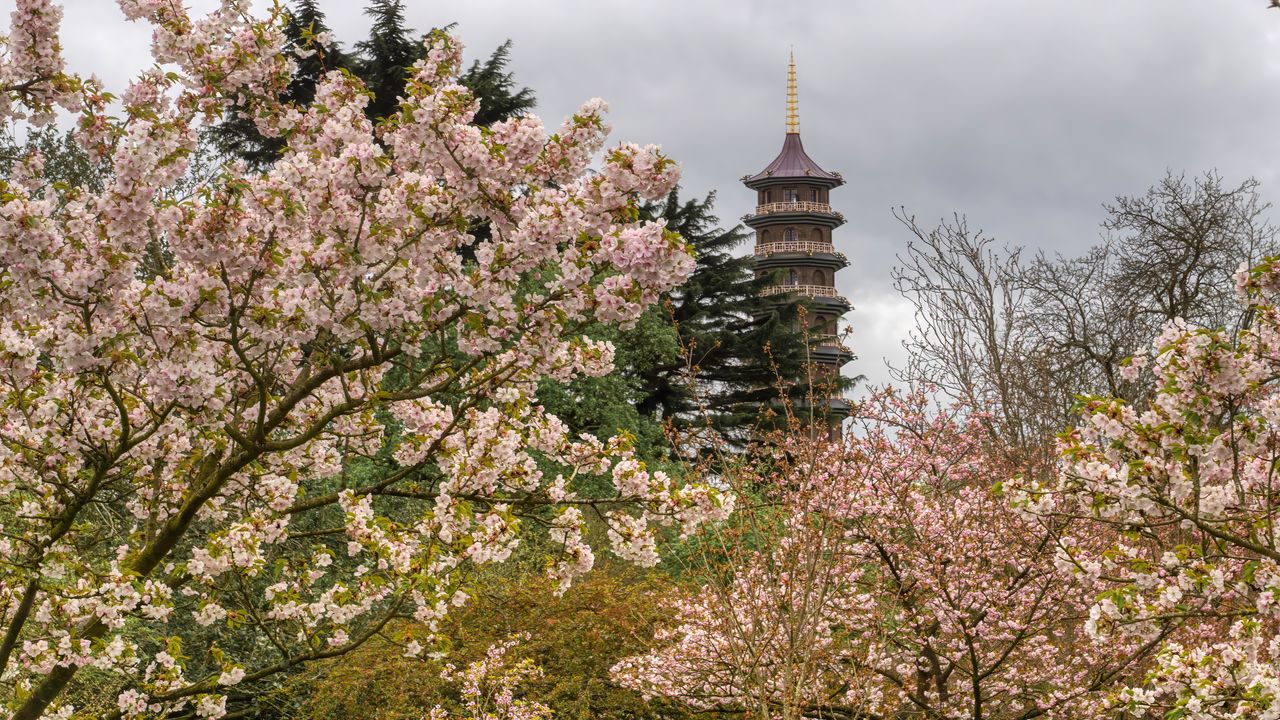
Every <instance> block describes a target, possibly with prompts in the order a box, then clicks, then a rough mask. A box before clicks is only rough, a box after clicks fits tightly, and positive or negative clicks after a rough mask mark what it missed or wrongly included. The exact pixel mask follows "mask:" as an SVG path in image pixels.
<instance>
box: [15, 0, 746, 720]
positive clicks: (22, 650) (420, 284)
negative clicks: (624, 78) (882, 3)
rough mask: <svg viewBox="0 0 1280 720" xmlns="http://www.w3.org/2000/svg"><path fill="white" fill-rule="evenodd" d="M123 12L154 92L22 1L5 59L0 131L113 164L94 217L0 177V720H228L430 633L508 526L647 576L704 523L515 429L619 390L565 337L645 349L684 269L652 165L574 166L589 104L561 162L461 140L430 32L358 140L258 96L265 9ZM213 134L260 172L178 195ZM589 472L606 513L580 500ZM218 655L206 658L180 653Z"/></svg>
mask: <svg viewBox="0 0 1280 720" xmlns="http://www.w3.org/2000/svg"><path fill="white" fill-rule="evenodd" d="M119 4H120V7H121V8H122V10H123V11H124V13H125V15H126V17H128V18H129V19H131V20H144V21H146V22H149V23H151V25H152V27H153V40H152V50H153V55H154V58H155V61H156V63H157V65H156V66H155V67H154V68H153V69H151V70H147V71H145V72H143V73H142V74H141V75H140V76H139V77H138V78H137V79H136V80H135V81H134V82H133V83H131V84H130V85H129V87H128V88H127V89H126V90H125V91H124V92H123V93H122V94H121V95H120V97H119V99H118V107H117V106H114V105H113V104H114V103H116V102H117V99H116V98H115V97H114V96H112V95H111V94H109V93H107V92H105V91H104V90H103V89H102V88H101V87H99V83H98V82H97V81H95V80H93V79H85V78H81V77H78V76H75V75H72V74H69V73H67V72H66V71H65V69H64V68H63V65H62V61H61V60H60V59H59V54H58V50H59V45H58V39H57V32H56V30H57V27H58V21H59V17H60V13H61V11H60V10H59V9H58V8H56V7H54V6H53V5H51V4H50V3H49V2H48V1H47V0H19V1H18V3H17V9H16V10H15V11H14V13H13V22H12V28H11V30H10V33H9V35H8V36H7V37H6V38H5V39H4V45H3V48H4V52H3V55H0V114H3V116H4V118H5V120H6V122H8V123H9V124H10V125H11V126H13V125H15V124H17V123H21V122H30V123H44V122H48V121H49V120H50V119H51V118H52V116H53V114H54V112H55V111H56V108H57V107H58V106H61V107H62V108H63V109H64V110H65V111H68V112H71V113H74V114H75V116H76V126H77V130H76V138H77V140H78V141H79V142H80V144H81V146H82V147H83V148H84V149H85V150H86V151H87V152H90V153H92V154H93V156H94V157H96V158H98V159H101V160H102V161H104V162H106V163H108V164H109V168H110V172H109V175H108V178H107V181H106V184H105V188H104V189H103V190H102V191H101V192H93V191H91V190H89V189H86V188H76V187H65V186H56V187H54V186H50V184H49V183H45V182H43V181H42V174H41V171H40V158H39V157H38V156H35V155H33V156H31V157H28V158H26V159H25V161H24V162H23V163H22V164H21V166H20V167H19V168H18V169H17V170H16V171H15V172H14V173H13V174H12V175H11V177H9V178H7V179H5V180H3V181H0V706H3V707H4V708H6V710H7V711H8V712H9V713H11V716H12V717H13V718H21V719H34V718H37V717H41V716H46V717H70V716H72V715H73V714H74V712H75V710H74V708H73V704H72V703H71V702H70V701H69V700H68V696H69V695H70V694H71V692H70V691H69V688H71V689H74V681H75V679H76V676H77V674H78V673H81V674H83V673H89V674H91V675H92V676H93V677H94V678H95V680H94V683H95V686H96V687H99V688H103V687H105V688H107V689H108V690H109V692H110V696H111V698H112V705H114V706H115V710H114V712H115V714H116V715H117V716H121V715H122V716H126V717H139V716H146V715H158V714H164V713H169V712H173V711H176V710H183V711H184V712H186V713H187V714H192V713H194V714H195V715H197V716H201V717H218V716H220V715H222V714H223V713H225V712H226V710H225V707H226V702H227V699H228V697H231V698H233V699H234V698H239V697H245V696H246V695H248V694H250V693H251V692H252V687H253V683H255V682H257V681H260V680H262V679H264V678H268V677H270V676H271V675H272V674H273V673H276V672H278V671H280V670H283V669H286V668H289V667H291V666H294V665H296V664H298V663H301V662H306V661H308V660H312V659H317V658H323V657H330V656H333V655H336V654H340V653H342V652H344V651H346V650H348V649H350V648H352V647H354V646H355V645H357V644H359V643H360V642H361V641H362V640H364V639H365V638H368V637H370V636H372V635H373V634H375V633H377V632H378V631H379V629H380V628H381V627H383V625H384V624H385V623H386V622H388V621H389V620H390V619H392V618H395V617H398V616H408V615H412V616H415V617H416V618H417V619H418V620H420V621H421V622H423V623H426V624H427V625H428V626H430V625H431V624H432V623H433V622H435V621H436V620H438V618H440V617H441V616H442V615H443V614H444V613H445V612H446V610H447V608H448V607H449V605H450V604H451V603H455V604H456V603H461V602H463V601H465V597H466V596H465V594H464V593H462V592H461V589H460V587H461V583H462V582H463V580H464V579H465V576H466V572H467V569H468V568H469V567H471V566H473V565H475V564H477V563H485V562H492V561H501V560H502V559H504V558H505V557H506V556H507V555H508V554H509V553H510V552H511V551H512V549H513V547H514V546H515V545H516V543H517V542H518V539H519V537H520V520H521V518H522V517H525V516H528V515H530V514H535V515H536V517H538V518H539V519H540V520H542V521H544V522H545V523H547V524H548V525H549V526H550V533H549V535H550V539H551V540H552V541H553V542H554V543H556V544H557V545H558V546H559V548H560V551H559V554H558V556H557V557H555V558H552V561H551V562H550V564H549V571H550V572H551V573H552V574H553V575H554V576H555V577H557V578H559V579H560V580H561V581H562V582H565V583H567V582H569V581H570V580H571V579H572V577H574V576H575V575H577V574H579V573H582V572H585V571H587V570H589V569H590V568H591V566H592V561H593V551H592V549H591V548H590V547H589V546H588V544H587V543H586V541H585V540H584V534H583V527H584V522H585V515H584V510H592V509H594V510H595V511H596V512H597V513H598V515H599V516H600V517H601V519H602V520H603V521H604V522H605V524H606V526H607V527H608V535H609V537H610V539H611V541H612V547H613V550H614V551H615V552H617V553H618V554H619V555H621V556H623V557H625V558H628V559H631V560H635V561H638V562H643V563H651V562H653V561H655V560H656V554H655V550H654V531H653V528H654V526H655V525H658V524H674V525H676V526H678V527H679V528H680V529H681V530H683V531H688V530H690V529H692V528H693V527H694V526H696V525H697V524H698V523H699V522H701V521H703V520H705V519H708V518H720V517H723V516H724V515H725V514H726V513H727V512H728V510H729V503H728V501H727V498H725V497H722V496H721V495H719V494H718V493H717V492H715V491H714V490H712V489H710V488H707V487H704V486H692V485H691V486H681V485H679V484H677V483H676V482H675V481H674V479H672V478H670V477H667V476H666V475H664V474H662V473H659V472H649V471H648V470H646V468H645V467H644V466H643V465H642V464H641V463H639V462H637V461H636V460H635V459H634V458H633V457H632V455H631V452H630V449H629V447H628V440H627V439H626V438H625V437H618V438H613V439H610V440H597V439H596V438H593V437H589V436H582V437H576V438H575V437H570V436H569V434H568V433H567V432H566V430H565V427H564V425H563V424H562V423H561V422H559V421H558V420H557V419H556V418H555V417H554V416H551V415H548V414H547V413H545V412H544V411H543V410H542V408H540V407H539V406H538V405H537V404H536V403H535V402H533V399H532V398H533V393H534V390H535V387H536V383H537V381H538V380H539V379H540V378H543V377H554V378H559V379H569V378H572V377H576V376H580V375H591V374H599V373H605V372H608V371H609V369H610V365H611V353H612V348H611V347H610V346H608V345H607V344H604V343H598V342H594V341H592V340H590V339H588V338H585V337H583V336H582V335H581V328H582V327H583V326H584V325H585V324H587V323H588V322H606V323H611V324H623V325H625V324H626V323H628V322H631V321H633V320H634V319H635V318H636V317H637V316H638V314H639V313H640V312H641V311H642V310H643V308H644V307H645V306H646V305H647V304H650V303H652V302H653V301H654V300H655V299H656V298H657V296H658V295H659V294H660V293H661V292H663V291H665V290H667V289H669V288H670V287H672V286H673V284H675V283H678V282H680V281H681V279H682V278H684V277H685V276H686V275H687V273H688V272H689V271H690V269H691V267H692V259H691V258H690V257H689V255H688V254H687V251H686V249H685V246H684V244H683V242H682V241H681V239H680V238H679V237H678V236H676V235H674V234H673V233H670V232H669V231H667V230H666V229H665V228H664V226H663V225H662V223H654V222H639V221H638V220H637V219H636V218H637V207H638V202H640V201H641V200H644V199H649V200H653V199H657V198H659V197H662V196H663V195H664V194H665V193H666V192H668V191H669V190H670V188H671V187H672V186H673V184H674V183H675V182H676V180H677V175H678V173H677V168H676V166H675V164H674V163H673V162H672V161H671V160H670V159H668V158H666V157H664V156H663V155H661V154H660V153H659V152H658V150H657V149H656V148H654V147H652V146H650V147H637V146H634V145H625V144H624V145H619V146H616V147H614V148H612V149H610V150H607V151H606V152H604V153H603V157H602V159H601V164H600V166H599V170H598V172H593V173H589V172H587V171H586V168H587V165H588V163H589V162H591V161H592V159H593V158H594V157H595V156H596V154H597V152H598V151H599V150H600V149H601V148H602V147H603V145H604V142H605V136H606V133H607V127H606V125H605V122H604V118H603V114H604V111H605V106H604V103H603V102H602V101H599V100H593V101H591V102H588V103H587V104H586V105H584V106H583V107H582V109H581V110H579V111H578V112H577V113H576V114H575V115H574V116H573V117H572V118H570V119H568V120H566V121H565V123H564V125H563V126H562V127H561V128H560V129H559V130H558V131H557V132H555V133H554V134H550V135H548V134H547V132H546V131H545V130H544V129H543V126H542V124H541V122H540V121H539V119H538V118H536V117H534V116H522V117H518V118H513V119H511V120H507V121H504V122H500V123H496V124H494V125H492V126H490V127H487V128H483V129H482V128H480V127H477V126H475V125H473V124H471V123H470V120H471V118H472V116H473V114H474V113H475V112H476V107H477V105H476V102H475V100H474V98H473V97H472V96H471V94H470V93H469V92H468V91H467V90H466V89H465V88H463V87H461V86H460V85H458V84H457V83H456V81H455V80H456V76H457V73H458V67H459V63H460V55H461V46H460V45H459V44H458V42H457V41H456V40H454V39H453V38H452V37H450V36H448V35H445V34H433V35H431V36H430V37H429V38H428V40H427V44H428V50H427V53H426V57H425V58H424V59H423V60H422V61H420V62H419V63H417V64H416V65H415V66H414V67H413V68H412V69H411V70H410V77H409V80H408V83H407V86H406V90H405V95H404V97H403V98H402V99H401V101H400V104H399V109H398V111H397V113H396V114H395V115H393V116H392V117H390V118H389V119H388V120H387V121H385V122H384V123H381V124H379V125H378V126H377V127H376V128H375V127H373V126H371V124H370V123H369V121H368V120H367V119H366V116H365V113H364V112H363V106H364V104H365V102H366V100H367V94H366V92H365V90H364V89H363V88H362V87H361V86H360V84H359V83H358V81H355V80H353V79H352V78H351V77H350V76H348V75H344V74H342V73H337V72H335V73H330V74H329V75H327V76H325V77H324V78H323V80H322V81H321V83H320V85H319V87H318V89H317V93H316V98H315V102H314V103H313V104H311V105H310V106H308V107H304V108H299V107H296V106H291V105H283V104H281V103H280V102H279V101H278V98H279V97H281V94H282V91H283V89H284V87H285V85H287V83H288V82H289V79H290V77H291V70H292V67H291V64H292V60H291V59H290V57H287V56H285V55H282V54H281V53H280V52H279V50H278V49H279V48H280V47H282V46H283V42H282V36H281V27H282V24H283V23H282V18H281V17H280V14H279V13H280V11H279V10H278V9H277V10H276V11H275V14H273V15H272V16H270V17H267V18H265V19H263V20H257V19H254V18H253V17H251V16H250V14H249V5H250V3H249V2H248V0H223V1H222V2H221V3H220V6H219V7H218V8H217V9H216V10H215V11H213V12H212V13H211V14H210V15H208V16H207V17H203V18H196V17H191V16H189V15H188V13H187V12H186V11H185V10H184V9H183V8H182V6H181V4H180V3H176V2H171V1H170V0H120V3H119ZM315 41H316V42H317V43H320V42H324V38H316V40H315ZM231 107H235V108H236V109H237V111H239V112H243V113H248V114H250V115H251V116H252V117H253V118H254V120H255V122H256V123H257V125H258V127H259V129H260V130H261V131H262V132H263V133H265V134H268V135H275V136H280V137H282V138H284V139H285V141H286V143H287V146H286V149H285V151H284V153H283V155H282V156H281V157H280V159H279V161H278V162H276V163H275V164H274V165H273V166H272V167H271V168H270V169H269V170H268V171H266V172H262V173H254V172H250V171H249V170H247V169H246V168H245V167H244V166H242V165H237V164H231V165H228V166H227V167H225V168H222V169H221V170H220V171H219V173H218V174H217V175H216V177H213V178H210V179H208V180H206V181H204V182H201V183H198V184H197V185H196V189H195V191H194V192H187V191H181V192H180V191H179V188H180V187H181V188H186V187H190V182H189V181H188V180H184V175H185V174H186V168H187V159H188V156H189V155H190V154H191V153H192V151H193V149H194V147H195V145H196V138H197V133H198V131H199V130H200V128H201V127H202V126H205V125H207V124H209V123H211V122H216V121H217V119H218V118H219V117H220V116H221V115H222V113H223V112H225V111H227V110H228V109H229V108H231ZM109 110H110V112H109ZM184 183H185V184H184ZM477 221H482V222H485V223H487V225H488V227H489V228H490V229H491V233H490V234H489V236H486V237H483V238H478V237H476V236H473V235H472V234H470V233H469V232H468V228H470V227H472V226H473V223H475V222H477ZM590 475H604V476H606V477H609V478H611V480H612V487H613V488H614V490H615V492H614V493H613V494H612V495H610V496H609V497H605V498H601V497H599V496H595V497H590V498H588V497H583V496H581V495H580V494H579V493H577V492H575V487H576V482H577V481H578V479H579V478H582V477H585V476H590ZM207 628H216V629H217V632H216V633H213V634H210V635H206V636H205V637H206V639H207V638H210V637H211V638H213V640H212V645H210V646H209V647H207V648H206V647H201V646H200V645H201V644H200V643H199V642H194V641H192V638H193V637H195V635H194V634H195V633H197V632H199V631H200V630H201V629H207ZM249 649H254V651H253V652H249ZM423 649H425V648H417V647H415V648H410V649H409V650H410V651H420V650H423ZM263 658H266V659H265V660H264V659H263Z"/></svg>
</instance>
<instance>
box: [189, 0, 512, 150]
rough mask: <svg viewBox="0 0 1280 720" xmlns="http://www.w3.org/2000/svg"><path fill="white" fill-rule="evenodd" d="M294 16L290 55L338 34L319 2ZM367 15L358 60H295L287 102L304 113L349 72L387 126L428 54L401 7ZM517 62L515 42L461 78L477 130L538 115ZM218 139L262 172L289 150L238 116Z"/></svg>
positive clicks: (378, 4) (305, 2)
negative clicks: (474, 104)
mask: <svg viewBox="0 0 1280 720" xmlns="http://www.w3.org/2000/svg"><path fill="white" fill-rule="evenodd" d="M291 10H292V12H290V14H289V21H288V24H287V25H286V26H285V36H286V38H287V43H288V48H289V49H291V50H293V49H299V50H300V49H306V48H308V47H309V46H310V44H311V42H310V41H311V38H312V37H314V36H316V35H319V34H321V33H331V32H332V31H331V30H330V28H329V26H328V25H327V24H326V22H325V15H324V12H323V11H321V10H320V2H319V0H297V1H296V2H295V3H294V4H293V5H292V6H291ZM365 13H366V14H367V15H369V16H370V17H372V18H373V24H372V26H371V27H370V29H369V37H368V38H366V39H365V40H362V41H360V42H358V43H356V45H355V52H354V53H350V54H349V53H346V52H343V51H342V49H341V47H340V46H339V45H338V44H337V43H336V42H333V41H330V43H329V45H328V46H327V47H325V48H324V49H323V50H322V51H319V52H316V53H314V54H311V53H301V54H297V55H295V62H297V65H298V71H297V74H296V75H295V76H294V80H293V82H292V83H291V84H290V85H289V90H288V92H287V93H286V94H285V100H287V101H289V102H293V103H297V104H299V105H305V104H307V103H310V102H311V101H312V100H313V99H314V98H315V94H316V84H317V83H318V82H319V80H320V77H321V76H322V75H324V74H325V73H327V72H329V71H331V70H340V69H345V70H348V71H350V72H351V73H353V74H355V75H356V76H357V77H359V78H360V79H361V80H362V81H363V82H364V84H365V87H366V88H368V90H369V91H370V92H371V93H372V94H373V98H372V99H371V100H370V102H369V105H368V106H366V108H365V112H366V113H367V114H368V115H369V117H370V118H371V119H373V120H374V121H377V120H381V119H382V118H384V117H386V116H387V115H389V114H391V113H393V112H395V110H396V107H397V103H398V102H399V101H398V98H399V97H400V95H401V94H402V92H403V90H404V83H405V78H406V77H407V75H408V72H409V69H410V68H411V67H412V66H413V64H414V63H415V62H417V61H418V60H419V59H421V58H422V56H423V53H424V52H425V50H424V48H423V45H422V38H421V36H419V35H418V34H417V33H416V32H415V31H414V30H413V29H412V28H409V27H407V26H406V25H405V17H404V3H403V2H402V0H373V1H372V3H371V4H370V5H369V6H368V7H367V8H366V9H365ZM510 60H511V41H510V40H508V41H506V42H504V43H503V44H502V45H500V46H499V47H498V48H497V49H496V50H494V51H493V53H492V54H490V55H489V57H488V58H487V59H485V60H484V61H480V60H476V61H473V62H472V63H471V67H470V68H468V69H467V71H466V72H465V73H463V74H462V75H461V76H460V77H459V78H458V81H459V82H461V83H462V84H463V85H465V86H467V87H468V88H469V89H470V90H471V91H472V92H473V93H475V96H476V98H477V99H478V100H479V101H480V110H479V112H477V113H476V117H475V122H476V124H477V125H489V124H492V123H495V122H499V121H501V120H505V119H507V118H509V117H512V116H515V115H519V114H522V113H525V112H528V111H529V110H532V109H533V106H534V104H535V98H534V93H533V90H532V89H530V88H527V87H521V86H519V85H517V84H516V81H515V78H514V76H513V74H512V73H511V72H510V71H509V70H508V69H507V66H508V64H509V63H510ZM212 136H213V139H214V142H215V143H216V144H217V146H218V148H219V149H220V150H221V151H223V152H225V153H227V154H228V155H232V156H235V157H239V158H242V159H244V160H245V161H247V162H248V163H249V164H250V165H251V166H253V167H255V168H262V167H265V166H267V165H270V164H271V163H272V162H273V161H274V160H275V159H276V157H278V156H279V155H280V151H281V149H282V148H283V147H284V141H283V140H282V139H280V138H268V137H263V136H262V134H260V133H259V132H258V130H257V128H256V127H255V126H254V124H253V120H252V119H251V118H249V117H247V116H245V115H242V114H238V113H232V114H231V116H230V117H229V118H228V119H227V120H225V121H224V122H223V123H222V124H220V125H218V126H217V127H215V128H214V129H213V130H212Z"/></svg>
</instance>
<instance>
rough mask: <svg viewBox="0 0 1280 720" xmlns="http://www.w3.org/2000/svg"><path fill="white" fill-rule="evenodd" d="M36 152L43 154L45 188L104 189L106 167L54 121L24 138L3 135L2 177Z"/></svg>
mask: <svg viewBox="0 0 1280 720" xmlns="http://www.w3.org/2000/svg"><path fill="white" fill-rule="evenodd" d="M33 152H38V153H40V156H41V157H42V158H44V172H43V173H42V178H43V181H44V185H45V187H46V188H54V189H56V190H57V191H58V192H59V193H61V192H63V191H64V190H69V189H74V188H84V189H86V190H89V191H90V192H101V190H102V187H103V182H104V181H105V179H106V176H107V167H106V166H105V165H104V164H102V163H99V162H95V161H94V160H93V158H91V157H89V154H88V153H86V152H85V151H84V150H83V149H81V147H80V146H79V145H77V144H76V141H75V138H74V137H73V136H72V134H71V133H70V132H60V131H59V130H58V129H57V128H55V127H53V126H52V125H49V126H46V127H43V128H41V129H39V130H35V131H33V132H31V134H29V135H28V136H27V137H26V138H25V139H24V140H23V141H22V142H19V141H18V140H17V139H16V138H14V137H11V136H9V135H4V136H0V177H2V178H5V179H7V178H9V177H10V175H11V173H12V172H13V170H14V165H15V164H16V163H19V162H21V161H22V160H24V159H25V158H27V157H29V156H30V155H31V154H32V153H33Z"/></svg>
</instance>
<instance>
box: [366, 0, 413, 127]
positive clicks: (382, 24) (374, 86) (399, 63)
mask: <svg viewBox="0 0 1280 720" xmlns="http://www.w3.org/2000/svg"><path fill="white" fill-rule="evenodd" d="M364 12H365V14H366V15H368V16H369V17H371V18H373V25H372V27H370V28H369V37H368V38H367V39H365V40H361V41H360V42H358V43H356V50H357V52H358V53H359V60H358V63H359V64H358V66H357V70H356V74H357V75H359V76H360V79H361V80H364V84H365V87H366V88H368V89H369V92H371V93H373V98H372V99H371V100H370V101H369V104H368V105H367V106H365V114H367V115H368V116H369V117H370V118H371V119H373V120H380V119H382V118H385V117H387V116H388V115H390V114H391V113H393V112H395V110H396V107H397V105H398V102H399V101H398V100H397V98H399V97H400V95H401V93H402V91H403V90H404V81H405V77H406V76H407V74H408V72H409V69H410V68H411V67H413V64H414V63H415V62H417V61H418V60H419V59H420V58H421V57H422V56H423V54H424V53H425V52H426V50H425V48H424V47H423V45H422V41H421V39H420V38H416V37H414V35H413V30H412V29H410V28H407V27H405V20H404V3H403V2H402V1H401V0H373V2H372V3H371V4H370V5H368V6H367V7H366V8H365V11H364Z"/></svg>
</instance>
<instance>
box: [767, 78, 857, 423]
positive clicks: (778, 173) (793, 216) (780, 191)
mask: <svg viewBox="0 0 1280 720" xmlns="http://www.w3.org/2000/svg"><path fill="white" fill-rule="evenodd" d="M786 127H787V134H786V137H785V138H784V139H783V141H782V151H781V152H779V153H778V156H777V157H776V158H774V159H773V162H771V163H769V164H768V165H767V166H766V167H765V168H764V169H763V170H761V171H760V172H758V173H756V174H754V175H748V176H745V177H743V178H742V183H743V184H744V185H746V186H747V187H748V188H750V189H752V190H754V191H755V192H756V210H755V212H754V213H753V214H750V215H747V216H745V217H744V218H743V222H745V223H746V224H747V226H748V227H750V228H751V229H752V230H754V231H755V235H756V246H755V260H756V274H757V275H758V276H768V277H771V278H774V279H775V281H776V283H775V284H772V285H770V286H768V287H767V288H765V290H764V293H765V294H766V295H769V296H776V297H777V298H778V300H779V301H780V302H785V301H789V300H793V299H795V298H797V297H799V298H801V299H803V300H804V302H805V312H804V313H803V315H802V317H804V320H803V322H804V323H805V324H806V326H807V333H806V334H807V337H808V339H809V345H810V352H809V357H810V367H811V368H812V373H811V375H812V383H811V384H812V386H813V387H814V393H813V395H812V397H813V398H814V405H815V407H814V408H813V409H814V410H815V411H818V412H819V413H820V414H822V415H825V416H826V417H827V419H828V421H829V422H830V423H831V428H832V431H831V434H832V435H833V436H838V435H839V427H840V420H842V419H843V418H845V417H847V416H848V413H849V405H848V403H847V402H845V400H844V399H843V398H842V397H841V396H840V394H839V391H838V388H839V387H840V383H839V376H840V368H841V367H842V366H844V365H845V363H848V362H849V361H850V360H852V359H853V353H851V352H850V351H849V350H848V348H846V347H845V346H844V345H843V344H842V343H841V341H840V333H839V327H840V320H841V318H842V317H843V316H844V314H845V313H847V312H849V310H850V309H852V305H850V303H849V301H848V300H847V299H845V298H844V297H842V296H841V295H840V293H839V292H837V291H836V272H838V271H839V270H840V269H841V268H844V267H847V266H848V264H849V260H848V258H846V257H845V256H844V254H843V253H840V252H836V249H835V245H834V244H833V242H832V232H833V231H834V230H835V229H836V228H838V227H840V226H841V225H843V224H844V216H843V215H841V214H840V213H838V212H836V211H835V210H832V209H831V203H830V198H829V195H830V192H831V190H832V189H834V188H837V187H839V186H841V185H843V184H844V179H843V178H842V177H841V176H840V173H838V172H827V171H826V170H823V169H822V168H821V167H819V166H818V163H816V162H814V161H813V159H812V158H810V157H809V155H808V153H806V152H805V151H804V144H803V143H801V142H800V118H799V111H798V102H797V99H796V65H795V55H794V53H792V56H791V59H790V63H789V65H788V69H787V122H786ZM824 387H825V388H826V389H825V390H823V388H824Z"/></svg>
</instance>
